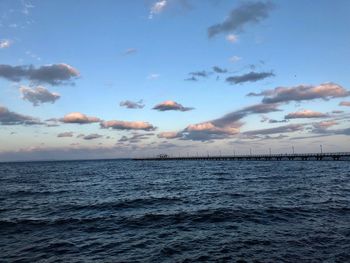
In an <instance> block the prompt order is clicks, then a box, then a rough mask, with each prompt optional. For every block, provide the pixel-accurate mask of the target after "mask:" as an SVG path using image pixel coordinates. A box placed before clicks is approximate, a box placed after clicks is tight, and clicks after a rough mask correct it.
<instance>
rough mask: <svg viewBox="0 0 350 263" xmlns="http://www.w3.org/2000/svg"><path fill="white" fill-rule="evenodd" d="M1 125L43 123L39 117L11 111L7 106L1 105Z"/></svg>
mask: <svg viewBox="0 0 350 263" xmlns="http://www.w3.org/2000/svg"><path fill="white" fill-rule="evenodd" d="M0 124H1V125H37V124H42V122H40V120H39V119H37V118H34V117H31V116H26V115H22V114H18V113H16V112H13V111H9V110H8V109H7V108H6V107H2V106H0Z"/></svg>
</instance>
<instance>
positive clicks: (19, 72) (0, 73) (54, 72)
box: [0, 63, 79, 85]
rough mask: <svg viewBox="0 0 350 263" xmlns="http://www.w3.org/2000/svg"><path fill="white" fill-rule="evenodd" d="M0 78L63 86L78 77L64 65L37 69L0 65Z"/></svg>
mask: <svg viewBox="0 0 350 263" xmlns="http://www.w3.org/2000/svg"><path fill="white" fill-rule="evenodd" d="M0 77H3V78H5V79H7V80H10V81H15V82H19V81H20V80H22V79H27V80H30V81H32V82H34V83H48V84H51V85H63V84H71V83H72V81H73V80H74V79H75V78H77V77H79V72H78V71H77V70H76V69H75V68H73V67H72V66H70V65H67V64H64V63H61V64H51V65H44V66H41V67H39V68H35V67H34V66H33V65H29V66H11V65H4V64H1V65H0Z"/></svg>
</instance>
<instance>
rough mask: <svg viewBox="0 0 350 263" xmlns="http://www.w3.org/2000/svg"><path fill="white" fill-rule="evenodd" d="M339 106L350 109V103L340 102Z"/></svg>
mask: <svg viewBox="0 0 350 263" xmlns="http://www.w3.org/2000/svg"><path fill="white" fill-rule="evenodd" d="M339 106H347V107H350V101H342V102H340V103H339Z"/></svg>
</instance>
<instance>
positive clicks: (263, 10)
mask: <svg viewBox="0 0 350 263" xmlns="http://www.w3.org/2000/svg"><path fill="white" fill-rule="evenodd" d="M273 7H274V5H273V4H272V3H271V2H242V3H241V4H240V5H239V6H238V7H236V8H235V9H233V10H232V11H231V12H230V14H229V15H228V17H227V18H226V19H225V21H224V22H222V23H219V24H215V25H212V26H211V27H209V28H208V36H209V37H213V36H215V35H217V34H220V33H227V32H235V31H242V30H243V29H244V27H246V25H248V24H257V23H259V22H261V21H262V20H263V19H265V18H267V17H268V15H269V12H270V11H271V10H272V9H273Z"/></svg>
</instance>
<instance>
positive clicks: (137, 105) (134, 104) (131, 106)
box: [119, 100, 145, 109]
mask: <svg viewBox="0 0 350 263" xmlns="http://www.w3.org/2000/svg"><path fill="white" fill-rule="evenodd" d="M142 102H143V101H142V100H139V101H137V102H134V101H130V100H125V101H121V102H120V103H119V106H120V107H125V108H127V109H142V108H143V107H145V105H144V104H142Z"/></svg>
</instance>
